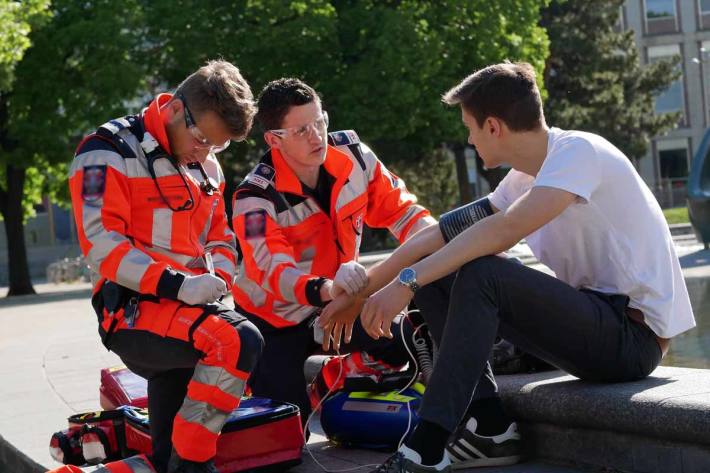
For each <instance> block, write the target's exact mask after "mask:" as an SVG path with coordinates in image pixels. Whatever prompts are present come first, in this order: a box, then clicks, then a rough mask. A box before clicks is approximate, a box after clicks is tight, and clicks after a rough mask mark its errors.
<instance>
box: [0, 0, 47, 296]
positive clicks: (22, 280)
mask: <svg viewBox="0 0 710 473" xmlns="http://www.w3.org/2000/svg"><path fill="white" fill-rule="evenodd" d="M47 5H48V0H28V1H23V2H15V1H9V0H0V165H2V167H0V178H2V181H0V214H2V217H3V220H4V221H5V232H6V235H7V241H8V254H9V256H10V258H9V269H10V290H9V295H14V294H25V293H31V292H34V290H33V289H32V284H31V283H30V278H29V271H28V268H27V256H26V251H25V245H24V241H25V240H24V231H23V226H22V215H23V184H24V182H25V180H26V178H27V173H26V170H25V168H24V167H23V166H22V165H18V163H16V162H15V161H14V159H13V154H14V151H15V150H16V149H17V147H18V143H17V140H16V139H14V137H13V136H12V135H11V134H9V133H8V124H9V122H10V121H11V117H10V111H9V110H8V100H9V97H10V96H11V95H12V91H13V88H14V86H15V85H16V82H17V81H16V79H15V76H16V68H17V65H18V63H20V61H22V58H23V57H24V55H25V52H26V51H27V49H28V48H29V47H30V45H31V40H30V33H31V31H33V30H34V29H36V28H38V27H40V26H41V25H42V23H43V22H45V21H46V19H47V17H48V15H47ZM32 177H36V175H35V176H32ZM32 180H33V181H36V179H32Z"/></svg>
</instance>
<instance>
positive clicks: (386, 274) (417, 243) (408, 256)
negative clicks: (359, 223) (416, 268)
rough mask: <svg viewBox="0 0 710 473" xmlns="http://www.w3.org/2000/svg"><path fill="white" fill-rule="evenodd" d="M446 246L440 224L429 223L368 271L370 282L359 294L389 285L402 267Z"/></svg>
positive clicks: (365, 294)
mask: <svg viewBox="0 0 710 473" xmlns="http://www.w3.org/2000/svg"><path fill="white" fill-rule="evenodd" d="M442 246H444V238H443V237H442V236H441V231H440V230H439V227H438V225H429V226H428V227H426V228H424V229H422V230H420V231H418V232H417V233H416V234H415V235H413V236H412V237H411V238H410V239H408V240H407V241H405V242H404V243H403V244H402V245H401V246H399V247H398V248H397V249H396V250H394V252H393V253H392V254H391V255H390V256H389V258H387V259H386V260H384V261H382V262H380V263H378V264H376V265H375V266H373V267H371V268H370V269H369V270H368V271H367V276H368V279H369V281H368V284H367V287H365V289H363V290H362V291H360V293H359V294H358V295H359V296H362V297H367V296H369V295H371V294H374V293H375V292H377V291H378V290H380V289H381V288H382V287H384V286H385V285H387V284H388V283H389V282H390V281H391V280H392V279H393V278H394V277H395V276H397V274H399V272H400V271H401V270H402V268H406V267H407V266H411V265H412V264H414V263H416V262H417V261H419V260H420V259H422V258H423V257H425V256H428V255H430V254H432V253H434V252H435V251H436V250H438V249H439V248H441V247H442Z"/></svg>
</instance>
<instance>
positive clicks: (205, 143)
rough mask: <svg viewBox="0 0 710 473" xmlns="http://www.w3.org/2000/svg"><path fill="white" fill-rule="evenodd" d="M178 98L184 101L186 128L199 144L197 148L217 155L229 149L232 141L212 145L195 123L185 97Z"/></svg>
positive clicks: (179, 96)
mask: <svg viewBox="0 0 710 473" xmlns="http://www.w3.org/2000/svg"><path fill="white" fill-rule="evenodd" d="M178 98H179V99H180V100H181V101H182V105H183V108H184V109H185V127H186V128H187V129H188V130H190V133H192V137H193V138H194V139H195V141H196V142H197V144H196V145H195V148H200V149H206V150H208V151H209V152H210V153H215V154H216V153H219V152H221V151H224V150H225V149H227V146H229V145H230V143H231V140H227V141H225V142H224V143H222V144H221V145H215V144H212V143H210V140H208V139H207V137H206V136H205V134H204V133H202V130H200V129H199V128H198V127H197V124H196V123H195V118H194V117H193V116H192V112H190V108H189V107H188V106H187V101H186V100H185V96H184V95H182V94H180V95H178Z"/></svg>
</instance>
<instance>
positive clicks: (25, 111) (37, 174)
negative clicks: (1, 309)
mask: <svg viewBox="0 0 710 473" xmlns="http://www.w3.org/2000/svg"><path fill="white" fill-rule="evenodd" d="M10 3H18V2H10ZM19 3H21V4H22V5H29V4H34V3H38V4H39V3H40V2H19ZM41 7H42V8H44V7H46V2H44V3H42V4H41ZM37 10H41V8H40V7H39V6H38V7H37ZM38 15H39V14H38ZM45 16H46V17H49V21H46V22H45V23H44V24H42V25H38V27H36V28H35V29H33V30H32V31H31V33H29V30H27V32H28V33H29V37H28V38H27V41H28V42H27V43H26V44H28V45H29V42H30V41H31V44H32V46H31V47H30V48H29V49H27V51H26V53H25V55H24V57H23V58H22V60H21V61H20V62H18V63H17V65H16V68H15V71H14V73H15V74H14V75H15V79H14V81H13V82H12V84H11V87H10V88H9V89H8V90H7V91H6V92H4V93H3V94H2V96H0V149H1V150H2V156H0V159H2V170H0V176H2V177H3V178H4V179H3V183H2V185H0V186H1V187H2V190H1V191H0V203H1V204H2V213H3V218H4V220H5V225H6V229H7V237H8V238H7V239H8V256H9V262H10V265H9V266H10V290H9V293H8V295H18V294H28V293H33V292H34V289H33V288H32V284H31V281H30V277H29V271H28V267H27V256H26V249H25V240H24V231H23V219H24V218H25V217H26V216H28V215H29V214H30V209H29V208H28V205H31V204H32V203H33V202H37V201H39V197H40V195H41V191H42V190H45V191H46V190H57V189H58V188H59V186H58V185H57V184H58V182H63V185H62V186H61V188H62V189H63V190H64V189H66V172H67V169H68V166H67V164H68V162H69V161H70V159H71V154H72V152H73V149H74V147H75V146H76V145H77V144H78V142H79V139H80V138H81V136H83V135H84V134H86V133H88V132H90V131H92V129H95V128H96V126H97V125H98V124H101V123H102V122H104V121H106V120H107V119H109V118H111V117H113V116H120V115H121V114H124V113H125V112H126V111H127V109H129V108H132V107H129V106H128V105H129V102H128V101H129V100H130V99H135V98H136V97H139V96H140V91H141V90H144V89H145V87H146V86H145V72H146V70H145V68H144V67H143V66H141V65H140V64H141V63H142V58H141V56H140V55H141V54H142V53H143V50H144V49H145V43H144V42H143V40H142V37H141V36H140V34H139V33H140V31H142V30H143V28H142V16H141V10H140V5H139V4H138V3H137V2H134V1H131V0H128V1H125V2H113V1H109V0H89V1H83V2H74V1H72V0H58V1H55V2H54V3H53V4H52V6H51V8H50V9H49V11H48V12H47V14H46V15H44V16H42V17H45ZM116 18H121V21H116ZM136 32H138V33H136ZM58 174H59V175H62V176H63V178H61V179H57V178H56V176H57V175H58ZM64 192H66V191H64ZM23 196H24V205H23ZM64 196H66V193H64Z"/></svg>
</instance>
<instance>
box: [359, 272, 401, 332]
mask: <svg viewBox="0 0 710 473" xmlns="http://www.w3.org/2000/svg"><path fill="white" fill-rule="evenodd" d="M413 296H414V293H413V292H412V291H411V290H410V289H409V288H408V287H405V286H403V285H402V284H400V283H399V282H398V281H392V282H391V283H389V284H388V285H386V286H385V287H383V288H382V289H380V290H379V291H377V292H376V293H374V294H373V295H372V296H370V298H369V299H368V300H367V302H366V303H365V307H364V308H363V309H362V313H361V314H360V322H361V323H362V326H363V328H364V329H365V331H366V332H367V334H368V335H370V336H371V337H372V338H374V339H375V340H377V339H378V338H380V337H381V336H383V335H384V336H385V337H387V338H392V336H393V335H392V331H391V330H390V327H391V325H392V320H394V318H395V316H396V315H397V314H399V313H400V312H402V311H403V310H404V309H405V308H406V307H407V304H409V302H410V301H411V300H412V297H413Z"/></svg>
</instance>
